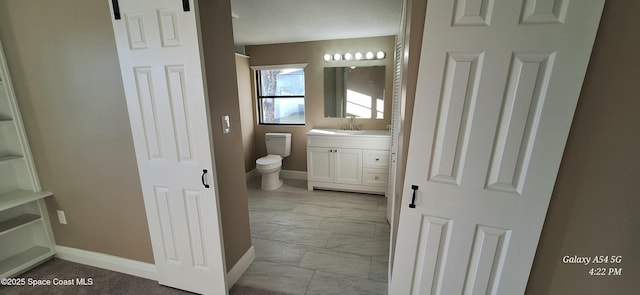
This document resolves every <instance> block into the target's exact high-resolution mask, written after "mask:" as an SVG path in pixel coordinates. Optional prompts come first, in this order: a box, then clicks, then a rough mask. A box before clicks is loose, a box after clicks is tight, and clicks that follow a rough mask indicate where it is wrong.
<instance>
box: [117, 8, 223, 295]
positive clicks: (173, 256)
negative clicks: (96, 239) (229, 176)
mask: <svg viewBox="0 0 640 295" xmlns="http://www.w3.org/2000/svg"><path fill="white" fill-rule="evenodd" d="M108 3H109V7H110V8H111V13H112V22H113V30H114V33H115V39H116V44H117V49H118V56H119V59H120V69H121V72H122V79H123V84H124V90H125V96H126V101H127V107H128V111H129V118H130V121H131V130H132V134H133V142H134V146H135V152H136V158H137V162H138V170H139V173H140V182H141V186H142V194H143V198H144V204H145V209H146V214H147V220H148V223H149V231H150V234H151V242H152V245H153V254H154V259H155V264H156V269H157V272H158V281H159V283H160V284H163V285H167V286H171V287H175V288H179V289H183V290H188V291H192V292H197V293H205V294H226V292H227V289H226V283H225V276H226V270H225V264H224V255H223V249H222V237H221V230H220V219H219V210H218V201H217V197H216V189H215V187H214V185H213V184H214V181H213V170H214V164H213V160H212V154H211V151H212V146H211V135H210V132H209V121H208V117H209V116H208V106H207V100H206V99H205V94H204V93H205V91H204V84H203V74H202V62H201V57H200V48H199V35H198V32H199V30H198V27H197V20H196V18H197V13H196V11H194V10H195V9H196V7H194V3H193V0H191V1H178V0H155V1H150V0H113V1H109V2H108ZM123 242H126V241H123Z"/></svg>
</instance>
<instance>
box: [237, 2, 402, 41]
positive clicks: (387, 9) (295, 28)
mask: <svg viewBox="0 0 640 295" xmlns="http://www.w3.org/2000/svg"><path fill="white" fill-rule="evenodd" d="M402 1H403V0H231V10H232V14H233V17H234V18H233V36H234V39H235V43H236V45H238V46H242V45H258V44H275V43H289V42H301V41H316V40H330V39H347V38H363V37H376V36H389V35H397V34H398V31H399V29H400V17H401V12H402Z"/></svg>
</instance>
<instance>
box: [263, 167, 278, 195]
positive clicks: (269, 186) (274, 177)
mask: <svg viewBox="0 0 640 295" xmlns="http://www.w3.org/2000/svg"><path fill="white" fill-rule="evenodd" d="M279 172H280V171H278V172H272V173H263V174H262V183H261V185H260V188H261V189H262V190H265V191H272V190H275V189H278V188H279V187H280V186H281V185H282V180H280V173H279Z"/></svg>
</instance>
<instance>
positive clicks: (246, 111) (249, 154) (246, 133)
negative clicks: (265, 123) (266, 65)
mask: <svg viewBox="0 0 640 295" xmlns="http://www.w3.org/2000/svg"><path fill="white" fill-rule="evenodd" d="M236 72H237V77H238V99H239V104H240V110H242V111H241V112H240V122H241V127H242V146H243V148H244V171H245V172H249V171H251V170H252V169H253V168H255V167H256V158H255V154H256V152H255V136H254V132H255V131H254V125H253V124H254V122H255V119H254V118H255V115H254V114H255V113H254V112H252V110H253V96H252V95H251V69H250V68H249V57H248V56H246V55H241V54H237V53H236Z"/></svg>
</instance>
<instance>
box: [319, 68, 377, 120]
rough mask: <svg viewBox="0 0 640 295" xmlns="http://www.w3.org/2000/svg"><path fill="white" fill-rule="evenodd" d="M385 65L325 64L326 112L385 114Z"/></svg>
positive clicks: (369, 116) (371, 116)
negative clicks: (343, 65)
mask: <svg viewBox="0 0 640 295" xmlns="http://www.w3.org/2000/svg"><path fill="white" fill-rule="evenodd" d="M385 75H386V71H385V66H364V67H355V66H354V67H327V68H324V116H325V117H334V118H349V117H352V116H353V117H355V118H362V119H383V118H384V92H385V89H384V85H385Z"/></svg>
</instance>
